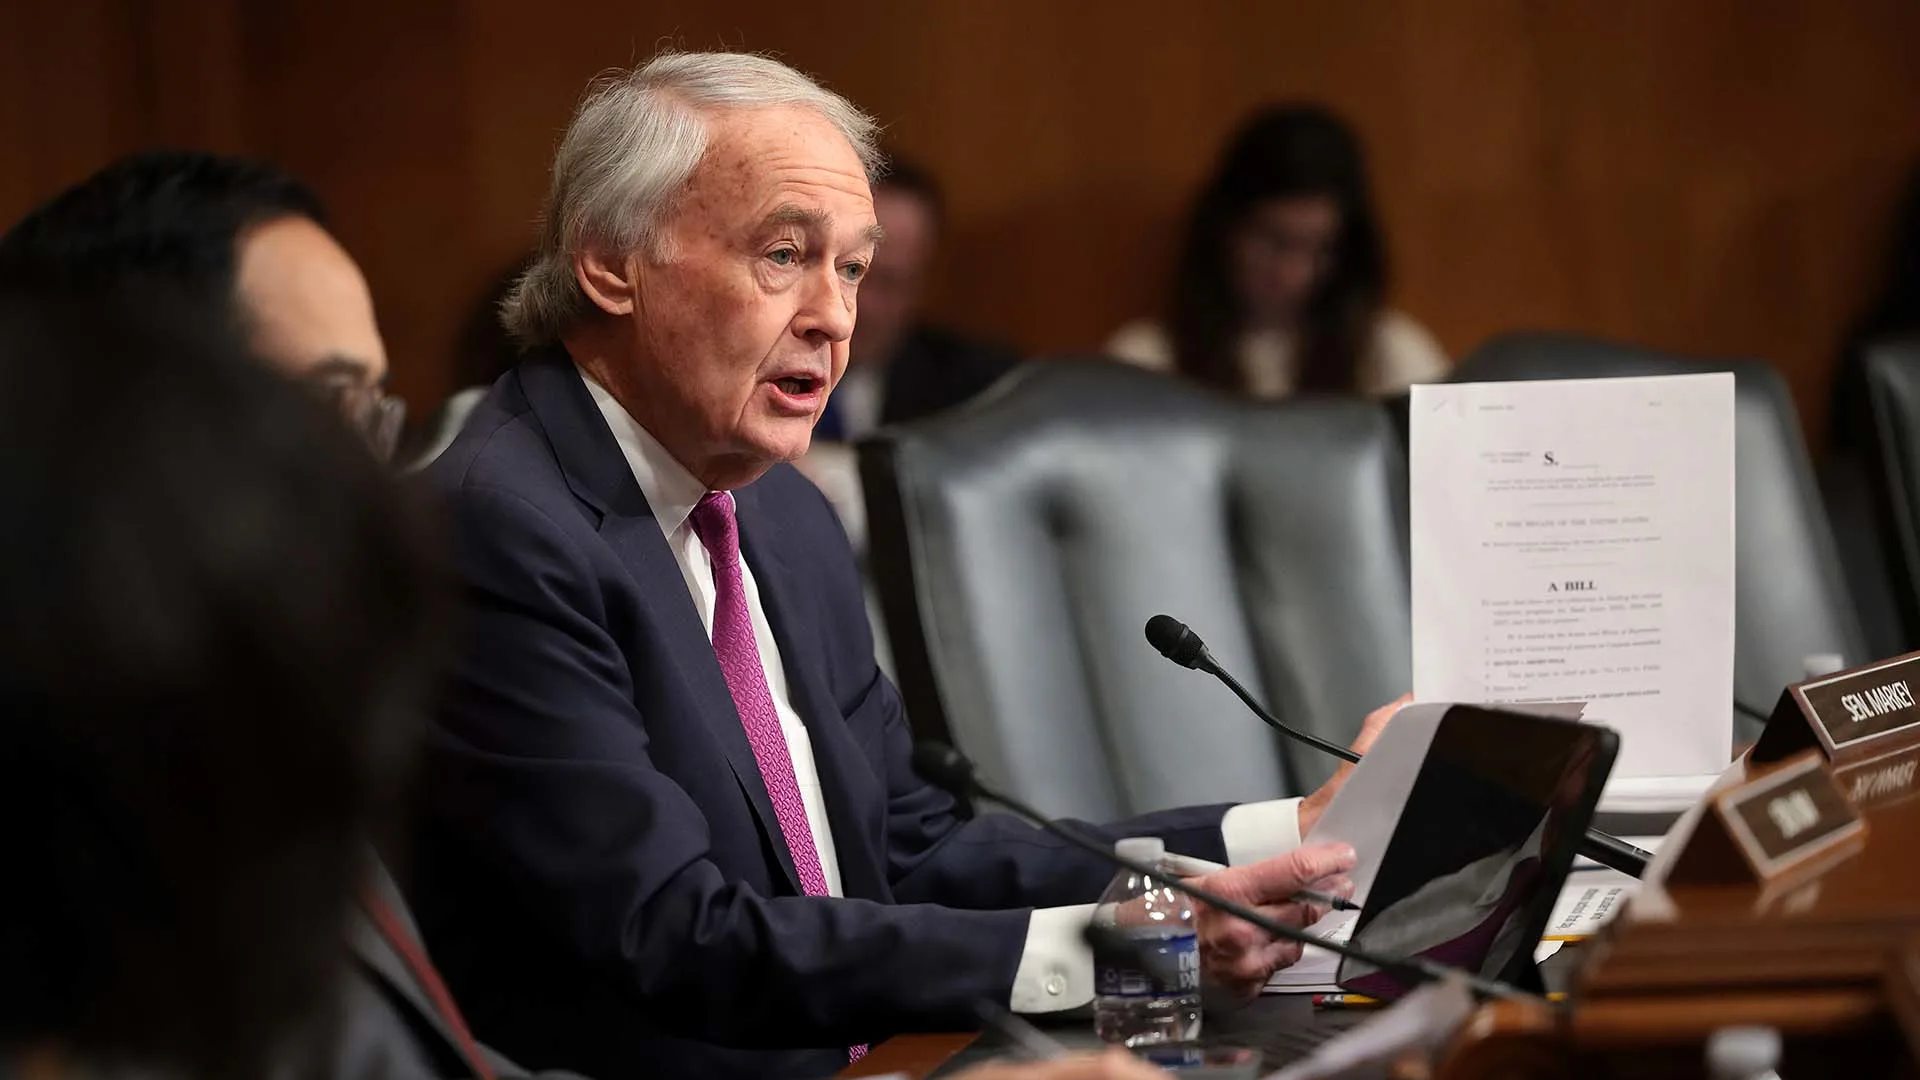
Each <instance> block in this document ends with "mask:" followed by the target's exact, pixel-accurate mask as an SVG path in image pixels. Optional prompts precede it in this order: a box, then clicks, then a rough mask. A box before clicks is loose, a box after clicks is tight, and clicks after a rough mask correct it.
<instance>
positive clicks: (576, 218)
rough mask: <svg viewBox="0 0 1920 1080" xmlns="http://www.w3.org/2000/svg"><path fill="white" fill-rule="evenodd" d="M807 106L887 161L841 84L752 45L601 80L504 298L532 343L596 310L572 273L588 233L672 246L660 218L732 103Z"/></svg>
mask: <svg viewBox="0 0 1920 1080" xmlns="http://www.w3.org/2000/svg"><path fill="white" fill-rule="evenodd" d="M781 106H798V107H801V108H806V109H812V110H813V111H814V112H817V113H819V114H820V115H821V116H822V117H824V118H825V119H826V120H828V121H829V122H830V123H832V124H833V126H834V127H836V128H838V129H840V133H841V134H842V135H845V136H846V137H847V142H849V143H851V144H852V145H853V149H854V152H855V153H856V154H858V155H859V156H860V162H861V164H862V165H863V166H865V168H866V170H867V175H868V177H869V178H870V179H871V178H875V177H877V176H878V175H879V173H880V170H881V168H882V158H881V155H880V149H879V145H878V135H879V125H878V124H877V123H875V121H874V119H873V118H872V117H870V116H868V115H867V114H866V113H863V112H861V111H860V110H859V109H858V108H855V107H854V105H853V103H852V102H850V101H848V100H847V99H846V98H843V97H841V96H840V95H839V94H836V93H834V92H833V91H831V90H828V89H826V88H825V87H823V86H821V85H820V84H819V83H817V82H814V81H813V80H812V79H810V78H808V77H807V76H805V75H803V74H801V73H800V72H798V71H795V70H794V69H793V68H790V67H788V66H787V65H785V64H783V63H781V62H780V61H778V60H774V59H771V58H769V57H765V56H755V55H753V54H751V53H665V54H662V55H660V56H656V57H654V58H653V59H652V60H649V61H648V62H647V63H646V64H645V65H644V66H642V67H640V68H638V69H637V70H634V71H631V72H626V71H621V72H616V73H612V74H608V75H603V76H601V77H600V78H598V79H596V80H594V82H593V85H592V86H591V87H589V88H588V90H587V94H586V96H585V97H584V98H582V99H581V101H580V107H579V108H578V109H576V110H575V111H574V114H573V121H572V122H571V123H569V124H568V125H567V133H566V135H565V136H564V137H563V138H562V139H561V140H560V150H559V152H558V153H557V154H555V155H554V159H553V177H552V181H551V185H550V186H549V188H548V189H547V202H546V207H545V208H544V210H543V211H542V212H541V219H540V246H539V249H538V251H537V252H536V253H535V255H534V259H533V263H532V265H531V266H530V267H529V268H528V269H527V272H526V273H524V274H522V275H521V276H520V279H519V280H518V281H516V282H515V283H514V285H513V289H512V291H510V292H509V293H508V294H507V297H506V299H505V300H504V301H502V302H501V304H500V320H501V323H502V324H503V325H504V326H505V327H506V328H507V331H508V332H509V333H511V334H512V335H513V336H514V337H515V338H517V339H518V340H519V341H520V343H521V344H522V345H525V346H529V347H531V346H538V345H545V344H550V343H552V342H554V341H557V340H559V338H560V335H562V334H564V333H565V332H567V331H568V330H570V329H572V328H573V327H575V326H577V325H579V324H580V322H581V321H582V320H583V319H585V318H586V317H587V316H588V315H589V314H590V313H591V312H592V310H593V305H592V301H590V300H589V299H588V298H587V296H586V294H585V293H584V292H582V291H581V289H580V283H579V281H578V280H576V279H575V277H574V273H573V255H574V253H575V252H576V251H579V250H580V249H581V248H582V247H583V246H585V245H589V244H600V245H606V246H608V247H610V248H611V249H613V250H615V251H619V252H634V251H644V252H645V253H646V254H647V255H648V256H649V257H651V258H662V257H664V256H666V255H667V254H668V252H667V250H666V245H665V238H664V236H663V234H662V230H661V225H662V222H663V221H664V219H665V217H666V215H667V212H668V211H670V210H671V209H672V208H673V204H674V202H675V200H676V199H677V198H678V196H679V195H680V193H681V192H682V191H684V190H685V188H686V184H687V181H688V180H689V179H691V178H692V176H693V173H694V170H695V169H696V168H698V167H699V165H700V159H701V156H702V155H703V154H704V153H705V152H706V148H707V120H708V118H709V115H710V114H711V113H713V112H714V111H716V110H721V109H765V108H776V107H781Z"/></svg>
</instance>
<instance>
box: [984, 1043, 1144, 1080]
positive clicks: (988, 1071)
mask: <svg viewBox="0 0 1920 1080" xmlns="http://www.w3.org/2000/svg"><path fill="white" fill-rule="evenodd" d="M954 1080H1167V1074H1166V1073H1164V1072H1161V1071H1160V1070H1159V1069H1156V1068H1154V1067H1153V1066H1151V1065H1149V1064H1147V1063H1146V1062H1144V1061H1141V1060H1140V1059H1139V1058H1137V1057H1134V1056H1133V1055H1132V1054H1129V1053H1127V1052H1126V1051H1124V1050H1109V1051H1107V1052H1106V1053H1104V1054H1099V1055H1087V1056H1085V1057H1070V1058H1061V1059H1059V1060H1057V1061H1039V1062H1034V1063H1032V1064H1022V1065H981V1066H978V1067H976V1068H972V1069H968V1070H967V1071H966V1072H963V1073H961V1074H960V1075H959V1076H957V1077H955V1078H954Z"/></svg>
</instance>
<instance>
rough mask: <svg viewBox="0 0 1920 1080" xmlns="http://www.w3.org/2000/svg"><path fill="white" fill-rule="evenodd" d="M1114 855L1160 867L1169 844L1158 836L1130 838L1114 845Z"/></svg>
mask: <svg viewBox="0 0 1920 1080" xmlns="http://www.w3.org/2000/svg"><path fill="white" fill-rule="evenodd" d="M1113 853H1114V854H1115V855H1118V856H1120V857H1121V858H1123V859H1132V860H1133V861H1134V862H1140V863H1146V864H1147V865H1149V866H1158V865H1160V856H1162V855H1165V854H1166V853H1167V842H1166V841H1165V840H1162V839H1160V838H1159V837H1157V836H1129V837H1127V838H1126V839H1125V840H1122V841H1120V842H1119V843H1117V844H1115V845H1113Z"/></svg>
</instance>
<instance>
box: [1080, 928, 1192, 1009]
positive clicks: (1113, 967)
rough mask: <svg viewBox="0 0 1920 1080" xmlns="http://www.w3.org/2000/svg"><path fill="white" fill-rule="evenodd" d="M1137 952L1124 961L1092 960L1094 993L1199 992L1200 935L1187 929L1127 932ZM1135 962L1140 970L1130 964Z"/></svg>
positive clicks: (1154, 994) (1165, 994) (1160, 994)
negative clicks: (1158, 931) (1118, 962)
mask: <svg viewBox="0 0 1920 1080" xmlns="http://www.w3.org/2000/svg"><path fill="white" fill-rule="evenodd" d="M1130 936H1131V937H1132V940H1133V943H1134V947H1135V949H1136V950H1137V952H1138V953H1139V956H1138V959H1137V961H1135V960H1130V961H1129V962H1128V963H1125V964H1111V963H1106V962H1104V961H1105V960H1106V959H1107V958H1105V957H1097V958H1096V959H1097V960H1099V961H1101V962H1099V963H1096V964H1095V978H1094V993H1095V994H1097V995H1099V996H1101V997H1168V996H1172V995H1188V994H1197V993H1199V992H1200V939H1199V938H1197V937H1195V936H1194V935H1193V934H1192V933H1191V932H1188V933H1185V934H1176V935H1171V936H1169V935H1166V934H1159V933H1150V934H1140V935H1130ZM1136 962H1137V963H1138V964H1140V965H1141V966H1143V967H1145V968H1146V970H1144V971H1143V970H1141V969H1140V968H1139V967H1135V966H1133V965H1134V963H1136Z"/></svg>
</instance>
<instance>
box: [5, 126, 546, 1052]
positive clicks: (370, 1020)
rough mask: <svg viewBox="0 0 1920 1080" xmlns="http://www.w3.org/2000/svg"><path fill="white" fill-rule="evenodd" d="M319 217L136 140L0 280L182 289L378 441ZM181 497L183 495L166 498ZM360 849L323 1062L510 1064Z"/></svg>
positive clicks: (42, 216) (378, 375) (383, 404)
mask: <svg viewBox="0 0 1920 1080" xmlns="http://www.w3.org/2000/svg"><path fill="white" fill-rule="evenodd" d="M325 220H326V215H325V211H324V208H323V207H322V206H321V203H320V200H319V198H318V197H317V196H315V195H314V194H313V192H312V191H310V190H308V189H307V188H306V187H305V186H304V185H303V184H301V183H300V182H299V181H297V180H295V179H293V178H292V177H289V176H287V175H285V174H284V173H281V172H279V171H278V170H276V169H274V168H273V167H271V166H269V165H266V164H264V163H261V162H257V161H250V160H247V159H244V158H235V157H225V156H220V155H214V154H205V153H194V152H184V151H165V152H153V153H144V154H137V155H134V156H131V157H128V158H124V159H121V160H120V161H117V162H115V163H113V164H111V165H109V166H107V167H106V168H105V169H102V170H101V171H100V172H98V173H96V174H94V175H93V176H91V177H88V178H87V179H85V180H83V181H81V182H80V183H78V184H76V185H74V186H73V187H71V188H68V189H67V190H66V191H64V192H62V193H60V194H59V195H56V196H55V197H54V198H53V199H51V200H49V201H48V202H47V203H45V204H44V205H42V206H40V207H39V208H37V209H35V210H34V211H32V212H31V213H29V214H28V215H27V216H26V217H25V218H24V219H22V220H21V221H20V222H19V223H18V224H16V225H15V226H14V227H13V228H12V229H11V230H9V231H8V232H7V233H6V234H5V235H4V236H0V289H21V288H36V287H45V286H49V285H53V286H59V287H63V288H67V289H72V290H85V291H87V292H89V293H93V294H97V295H102V296H137V295H140V294H142V293H146V292H149V291H154V290H158V291H160V292H161V293H163V294H165V295H169V296H178V297H182V298H184V300H185V301H186V302H189V303H191V304H192V305H193V306H194V308H195V310H197V311H198V312H199V313H200V315H201V317H202V318H204V319H206V320H207V321H209V322H211V323H213V324H214V325H216V326H218V327H223V328H226V329H228V330H230V331H231V332H232V333H233V334H234V335H235V336H236V338H239V339H243V340H244V341H246V342H247V343H249V345H250V351H251V354H252V355H253V356H255V357H258V358H259V359H260V360H263V361H266V362H267V363H268V364H269V365H270V366H271V367H272V368H273V369H274V370H276V371H277V372H279V373H280V374H281V375H284V376H287V377H290V378H291V380H292V381H293V382H294V383H295V384H296V385H299V386H301V387H303V388H305V389H307V390H309V391H316V392H318V394H319V395H320V397H321V398H322V399H323V400H325V401H327V402H328V403H329V404H330V405H332V406H333V407H334V408H336V409H339V410H340V411H341V413H342V415H343V416H344V418H345V419H346V420H347V421H348V422H349V424H350V425H351V426H352V427H353V428H354V429H356V430H357V431H359V433H360V434H361V435H362V436H364V437H365V440H366V442H367V443H368V444H369V445H371V446H372V448H373V449H374V451H375V454H376V456H383V455H384V454H386V453H387V452H390V451H391V449H392V445H393V438H394V436H395V435H396V434H397V432H398V421H399V419H400V417H399V410H398V408H397V403H396V402H394V401H393V400H392V399H390V398H387V397H386V395H385V394H384V393H383V391H382V390H381V386H382V384H383V383H384V381H385V378H386V372H387V366H386V348H385V346H384V345H383V344H382V343H381V340H380V332H379V329H378V327H377V326H376V325H375V323H374V318H373V301H372V297H371V295H370V294H369V292H368V290H367V285H366V280H365V278H363V277H362V276H361V273H360V269H359V267H358V266H357V265H355V263H354V261H353V259H352V258H351V257H350V256H349V255H348V254H347V253H346V251H345V250H344V249H343V248H342V247H341V246H340V245H339V243H338V242H336V241H335V240H334V239H333V237H332V236H330V235H329V234H328V233H327V232H326V229H325V228H324V225H323V222H324V221H325ZM110 389H114V390H117V388H106V387H103V390H102V396H103V397H106V396H107V395H108V392H109V390H110ZM191 430H192V429H191V428H190V427H189V428H182V429H181V431H180V432H176V435H179V434H181V432H186V431H191ZM234 452H237V453H243V452H245V448H244V447H240V448H237V449H235V450H234ZM316 452H317V453H318V452H319V451H316ZM194 505H195V504H194V503H192V502H191V501H188V502H183V503H182V504H181V509H182V511H183V512H186V511H190V510H192V509H193V507H194ZM213 521H214V523H216V524H218V525H220V526H222V527H227V528H232V529H234V530H235V531H236V533H237V534H238V535H237V536H236V539H235V542H236V543H240V542H243V541H245V540H247V539H248V538H249V537H250V536H251V534H249V533H248V532H247V529H248V528H249V527H251V526H252V524H253V523H252V522H251V521H249V520H248V519H246V518H245V517H244V516H243V515H238V514H226V515H223V516H218V517H216V518H214V519H213ZM314 535H315V536H316V537H319V536H321V535H322V534H320V533H315V534H314ZM324 547H325V545H324V544H318V545H317V546H315V547H314V548H313V549H312V552H318V553H321V554H323V553H324ZM309 554H310V555H311V557H316V558H317V557H320V554H311V553H309ZM302 555H303V552H302V551H291V552H289V559H288V567H287V572H288V573H301V572H303V571H302V569H301V566H302V562H301V558H302ZM369 839H370V838H369V837H363V838H362V840H363V844H364V843H365V841H367V840H369ZM362 855H363V859H362V868H361V869H362V877H363V883H364V887H363V888H362V889H361V890H360V892H359V904H358V906H357V909H356V911H355V917H354V920H353V922H352V924H351V926H350V927H349V928H348V939H349V941H350V943H351V945H352V947H353V951H354V955H355V958H356V961H357V962H356V965H355V967H354V975H355V978H354V979H353V980H351V981H350V982H349V983H348V984H347V986H346V991H345V992H346V998H345V1001H344V1003H343V1010H344V1020H343V1026H342V1029H341V1034H340V1040H341V1044H342V1047H343V1050H342V1055H341V1071H340V1072H339V1073H337V1074H336V1075H338V1076H341V1077H343V1078H344V1077H353V1076H365V1075H394V1076H407V1077H427V1076H432V1077H449V1078H451V1077H463V1078H464V1077H480V1078H486V1077H515V1076H525V1075H526V1073H525V1071H524V1070H521V1069H520V1068H519V1067H518V1066H516V1065H514V1064H513V1063H512V1062H510V1061H507V1060H506V1059H505V1058H502V1057H500V1056H499V1055H497V1054H495V1053H494V1052H493V1051H491V1050H490V1049H488V1048H487V1047H485V1046H482V1045H480V1044H478V1043H476V1042H475V1041H474V1040H473V1038H472V1035H471V1034H470V1033H469V1032H468V1030H467V1028H466V1023H465V1020H464V1018H463V1017H462V1016H461V1013H460V1010H459V1007H458V1006H457V1005H456V1004H455V1003H454V1001H453V999H452V998H451V997H450V996H449V995H448V994H447V991H446V989H445V987H444V986H443V985H442V984H441V981H440V976H439V974H438V972H437V971H436V970H435V969H434V966H433V963H432V961H431V959H430V958H429V957H428V956H427V953H426V949H425V946H424V945H423V944H422V942H421V939H420V934H419V931H418V928H417V927H416V926H415V924H414V921H413V916H412V914H411V913H410V911H409V910H408V907H407V903H406V900H405V898H404V897H403V896H402V895H401V892H400V889H399V888H398V886H397V885H396V884H395V882H394V880H393V878H392V876H391V875H389V873H388V872H387V869H386V867H385V866H384V865H383V864H382V862H381V861H380V859H379V858H378V857H377V856H376V855H375V854H374V853H373V852H372V851H371V850H370V849H367V848H363V851H362ZM369 1070H372V1071H371V1072H370V1071H369ZM547 1075H554V1074H547Z"/></svg>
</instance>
